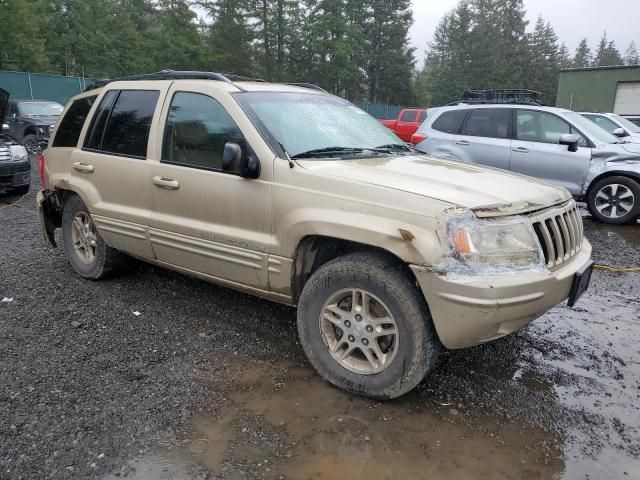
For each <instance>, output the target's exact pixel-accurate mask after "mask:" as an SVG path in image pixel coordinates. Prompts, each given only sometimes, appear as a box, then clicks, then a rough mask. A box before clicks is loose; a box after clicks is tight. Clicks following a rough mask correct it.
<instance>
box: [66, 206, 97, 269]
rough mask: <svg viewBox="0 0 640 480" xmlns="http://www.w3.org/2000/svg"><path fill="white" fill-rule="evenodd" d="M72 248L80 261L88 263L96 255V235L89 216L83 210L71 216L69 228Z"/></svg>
mask: <svg viewBox="0 0 640 480" xmlns="http://www.w3.org/2000/svg"><path fill="white" fill-rule="evenodd" d="M71 239H72V241H73V249H74V250H75V252H76V255H78V258H79V259H80V261H81V262H82V263H85V264H90V263H91V262H93V260H94V259H95V257H96V248H97V246H98V237H97V235H96V228H95V226H94V224H93V220H91V216H90V215H89V214H88V213H85V212H78V213H76V214H75V216H74V217H73V223H72V228H71Z"/></svg>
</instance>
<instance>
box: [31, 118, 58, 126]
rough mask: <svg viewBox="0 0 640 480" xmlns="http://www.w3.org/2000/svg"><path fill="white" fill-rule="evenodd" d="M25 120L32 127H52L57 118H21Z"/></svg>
mask: <svg viewBox="0 0 640 480" xmlns="http://www.w3.org/2000/svg"><path fill="white" fill-rule="evenodd" d="M23 118H26V119H27V120H28V121H29V122H30V123H32V124H33V125H44V126H48V125H54V124H55V123H56V122H57V121H58V118H59V117H58V116H50V117H23Z"/></svg>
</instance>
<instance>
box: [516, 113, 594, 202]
mask: <svg viewBox="0 0 640 480" xmlns="http://www.w3.org/2000/svg"><path fill="white" fill-rule="evenodd" d="M515 128H516V131H515V139H514V141H513V142H512V144H511V161H510V163H511V170H512V171H514V172H518V173H522V174H524V175H529V176H531V177H537V178H541V179H543V180H546V181H548V182H549V183H553V184H555V185H559V186H561V187H564V188H566V189H567V190H569V191H570V192H571V194H572V195H574V196H579V195H580V194H581V193H582V185H583V183H584V180H585V178H586V175H587V172H588V170H589V162H590V161H591V148H590V147H589V144H588V142H587V140H586V139H585V138H584V137H583V136H582V135H581V134H580V133H579V132H577V131H576V130H575V129H573V128H572V127H571V125H569V124H568V123H567V122H566V121H564V120H563V119H561V118H560V117H558V116H556V115H553V114H551V113H547V112H541V111H538V110H524V109H522V110H518V111H517V112H516V125H515ZM567 133H571V134H574V135H577V136H578V151H577V152H570V151H569V149H568V147H567V146H566V145H560V144H559V143H558V142H559V141H560V136H561V135H563V134H567Z"/></svg>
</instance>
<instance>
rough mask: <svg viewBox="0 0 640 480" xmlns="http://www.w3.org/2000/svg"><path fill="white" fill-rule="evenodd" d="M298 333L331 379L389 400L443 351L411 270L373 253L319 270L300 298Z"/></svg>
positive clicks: (413, 382)
mask: <svg viewBox="0 0 640 480" xmlns="http://www.w3.org/2000/svg"><path fill="white" fill-rule="evenodd" d="M298 334H299V336H300V342H301V344H302V347H303V349H304V351H305V353H306V355H307V357H308V359H309V361H310V362H311V364H312V365H313V366H314V367H315V369H316V370H317V371H318V373H320V375H321V376H322V377H323V378H324V379H325V380H327V381H329V382H331V383H332V384H333V385H335V386H337V387H338V388H341V389H343V390H346V391H348V392H352V393H355V394H358V395H363V396H366V397H370V398H375V399H381V400H384V399H391V398H395V397H399V396H401V395H403V394H405V393H407V392H408V391H410V390H411V389H413V388H414V387H415V386H416V385H418V384H419V383H420V382H421V381H422V380H423V379H424V377H425V375H426V374H427V372H428V371H429V370H430V369H431V368H432V367H433V365H434V364H435V361H436V359H437V356H438V352H439V349H440V343H439V341H438V339H437V337H436V334H435V331H434V328H433V322H432V320H431V316H430V314H429V310H428V308H427V305H426V303H425V300H424V298H423V296H422V294H421V293H420V292H419V290H418V289H417V288H416V285H415V282H414V281H412V279H411V278H410V275H408V274H407V273H405V272H404V271H403V270H402V269H401V268H399V265H398V264H397V263H396V262H394V261H392V260H390V259H389V258H387V257H385V256H384V255H378V254H370V253H354V254H349V255H345V256H342V257H339V258H337V259H335V260H332V261H330V262H328V263H327V264H325V265H323V266H322V267H320V268H319V269H318V270H317V271H316V272H314V274H313V275H312V276H311V278H309V280H308V281H307V283H306V285H305V286H304V289H303V291H302V294H301V296H300V300H299V303H298Z"/></svg>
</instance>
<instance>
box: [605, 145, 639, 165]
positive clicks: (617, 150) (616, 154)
mask: <svg viewBox="0 0 640 480" xmlns="http://www.w3.org/2000/svg"><path fill="white" fill-rule="evenodd" d="M593 157H594V158H604V159H606V160H609V161H616V160H640V143H609V144H606V145H602V146H600V148H594V149H593Z"/></svg>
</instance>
